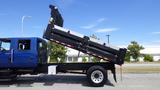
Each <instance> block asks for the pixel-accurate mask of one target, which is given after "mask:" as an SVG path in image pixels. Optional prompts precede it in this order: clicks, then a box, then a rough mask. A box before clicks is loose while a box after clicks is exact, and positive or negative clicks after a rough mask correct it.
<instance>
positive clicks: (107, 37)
mask: <svg viewBox="0 0 160 90" xmlns="http://www.w3.org/2000/svg"><path fill="white" fill-rule="evenodd" d="M106 36H107V38H108V44H109V37H110V35H109V34H108V35H106Z"/></svg>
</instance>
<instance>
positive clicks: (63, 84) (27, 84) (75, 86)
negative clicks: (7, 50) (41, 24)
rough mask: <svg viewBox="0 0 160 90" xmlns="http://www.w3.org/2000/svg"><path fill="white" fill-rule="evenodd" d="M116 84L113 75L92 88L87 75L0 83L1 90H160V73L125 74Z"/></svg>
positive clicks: (28, 77) (27, 77)
mask: <svg viewBox="0 0 160 90" xmlns="http://www.w3.org/2000/svg"><path fill="white" fill-rule="evenodd" d="M117 78H118V82H117V83H115V82H114V80H113V77H112V75H111V74H110V75H109V80H108V81H107V83H106V84H105V85H104V87H91V86H89V84H88V82H87V78H86V76H85V75H81V74H59V75H54V76H53V75H35V76H30V75H25V76H20V77H18V80H17V81H10V82H0V90H14V89H15V90H44V89H45V90H97V89H98V90H160V73H154V74H123V78H122V80H121V79H120V75H118V76H117Z"/></svg>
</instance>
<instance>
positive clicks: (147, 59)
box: [144, 55, 153, 62]
mask: <svg viewBox="0 0 160 90" xmlns="http://www.w3.org/2000/svg"><path fill="white" fill-rule="evenodd" d="M144 61H146V62H153V57H152V56H151V55H144Z"/></svg>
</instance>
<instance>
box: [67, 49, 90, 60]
mask: <svg viewBox="0 0 160 90" xmlns="http://www.w3.org/2000/svg"><path fill="white" fill-rule="evenodd" d="M78 54H79V56H78ZM83 58H85V59H86V60H87V61H91V57H90V56H89V55H88V54H84V53H82V52H80V53H79V51H77V50H75V49H71V48H67V57H66V62H82V59H83Z"/></svg>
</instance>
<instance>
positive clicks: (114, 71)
mask: <svg viewBox="0 0 160 90" xmlns="http://www.w3.org/2000/svg"><path fill="white" fill-rule="evenodd" d="M111 72H112V74H113V78H114V81H115V82H116V83H117V78H116V69H115V68H114V69H111Z"/></svg>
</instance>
